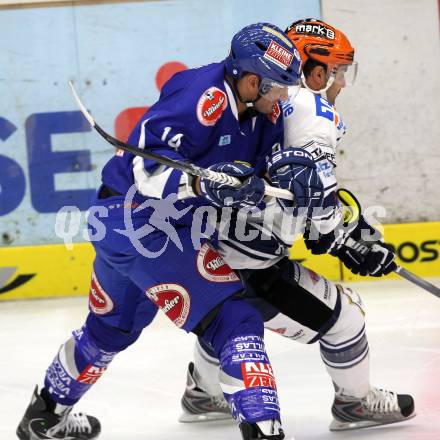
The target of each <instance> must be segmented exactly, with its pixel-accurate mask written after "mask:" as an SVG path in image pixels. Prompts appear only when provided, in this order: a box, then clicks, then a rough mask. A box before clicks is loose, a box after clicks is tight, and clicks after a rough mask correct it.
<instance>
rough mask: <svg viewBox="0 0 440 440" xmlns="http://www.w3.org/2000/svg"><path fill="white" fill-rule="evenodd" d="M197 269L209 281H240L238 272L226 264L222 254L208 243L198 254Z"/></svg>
mask: <svg viewBox="0 0 440 440" xmlns="http://www.w3.org/2000/svg"><path fill="white" fill-rule="evenodd" d="M197 269H198V271H199V273H200V275H201V276H202V277H203V278H205V279H206V280H208V281H214V282H216V283H225V282H228V281H240V278H238V276H237V274H236V273H235V272H234V271H233V270H232V269H231V268H230V267H229V266H228V265H227V264H226V262H225V260H223V258H222V256H221V255H220V254H219V253H218V252H217V251H216V250H215V249H214V248H213V247H212V246H211V245H209V244H208V243H205V244H204V245H203V246H202V247H201V248H200V251H199V254H198V255H197Z"/></svg>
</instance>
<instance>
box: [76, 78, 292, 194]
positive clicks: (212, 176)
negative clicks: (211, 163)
mask: <svg viewBox="0 0 440 440" xmlns="http://www.w3.org/2000/svg"><path fill="white" fill-rule="evenodd" d="M69 86H70V90H71V92H72V95H73V97H74V98H75V101H76V103H77V105H78V107H79V109H80V110H81V113H82V114H83V115H84V117H85V118H86V119H87V121H88V122H89V124H90V125H91V126H92V127H93V128H94V129H95V130H96V131H97V132H98V133H99V134H100V135H101V136H102V137H103V138H104V139H105V140H106V141H107V142H108V143H110V144H111V145H113V146H114V147H117V148H120V149H121V150H124V151H127V152H129V153H131V154H134V155H135V156H141V157H144V158H145V159H149V160H154V161H155V162H157V163H160V164H162V165H166V166H168V167H170V168H174V169H176V170H180V171H183V172H185V173H187V174H191V175H192V176H198V177H203V178H205V179H208V180H212V181H213V182H218V183H224V184H226V185H229V186H232V187H239V186H240V185H241V184H242V182H241V181H240V180H239V179H237V178H236V177H233V176H229V175H228V174H226V173H218V172H216V171H211V170H208V169H206V168H201V167H198V166H197V165H194V164H192V163H189V162H180V161H178V160H173V159H170V158H168V157H165V156H161V155H159V154H155V153H152V152H151V151H148V150H142V149H140V148H138V147H135V146H133V145H129V144H126V143H125V142H122V141H120V140H118V139H116V138H114V137H113V136H111V135H110V134H108V133H107V132H106V131H104V130H103V129H102V128H101V127H100V126H99V125H98V124H97V123H96V122H95V120H94V119H93V118H92V115H91V114H90V113H89V112H88V111H87V109H86V107H85V106H84V104H83V103H82V102H81V99H80V98H79V96H78V94H77V93H76V90H75V87H74V86H73V82H72V81H69ZM264 193H265V194H266V195H268V196H272V197H276V198H278V199H284V200H293V194H292V193H291V192H290V191H287V190H285V189H281V188H275V187H273V186H270V185H268V184H266V186H265V189H264Z"/></svg>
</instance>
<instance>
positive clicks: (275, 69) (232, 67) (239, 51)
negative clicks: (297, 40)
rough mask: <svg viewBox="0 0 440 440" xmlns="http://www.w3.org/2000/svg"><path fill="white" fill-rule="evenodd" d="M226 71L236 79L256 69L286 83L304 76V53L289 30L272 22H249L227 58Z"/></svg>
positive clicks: (260, 75) (297, 81)
mask: <svg viewBox="0 0 440 440" xmlns="http://www.w3.org/2000/svg"><path fill="white" fill-rule="evenodd" d="M225 66H226V71H227V73H229V75H231V76H232V77H233V78H235V79H240V78H241V77H242V76H243V74H244V73H245V72H249V73H254V74H255V75H258V76H259V77H260V78H261V79H264V78H267V79H270V80H272V81H275V82H277V83H279V84H283V85H285V86H292V85H296V84H298V83H299V82H300V79H301V56H300V54H299V52H298V50H297V49H296V47H295V45H294V44H293V43H292V42H291V41H290V40H289V38H288V37H287V35H286V34H284V32H283V31H282V30H281V29H279V28H278V27H276V26H274V25H273V24H270V23H256V24H251V25H250V26H246V27H245V28H243V29H242V30H241V31H239V32H238V33H237V34H235V35H234V37H233V38H232V42H231V50H230V52H229V55H228V56H227V58H226V59H225Z"/></svg>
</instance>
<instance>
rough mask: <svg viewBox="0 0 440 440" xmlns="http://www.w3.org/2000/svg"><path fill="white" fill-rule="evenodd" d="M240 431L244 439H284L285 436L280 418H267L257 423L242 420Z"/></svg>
mask: <svg viewBox="0 0 440 440" xmlns="http://www.w3.org/2000/svg"><path fill="white" fill-rule="evenodd" d="M240 431H241V435H242V437H243V440H260V439H268V440H283V438H284V437H285V436H284V431H283V430H282V428H281V423H280V422H279V421H278V420H265V421H262V422H257V423H248V422H241V423H240ZM290 440H293V439H290Z"/></svg>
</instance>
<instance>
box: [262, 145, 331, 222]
mask: <svg viewBox="0 0 440 440" xmlns="http://www.w3.org/2000/svg"><path fill="white" fill-rule="evenodd" d="M267 171H268V173H269V177H270V179H271V181H272V182H273V183H274V184H275V185H276V186H278V187H279V188H282V189H287V190H289V191H290V192H291V193H292V194H293V196H294V198H295V200H294V201H293V202H291V201H287V200H282V199H278V201H279V203H280V204H281V205H282V206H284V207H292V206H295V207H296V208H307V215H311V213H312V210H313V208H315V207H318V206H321V204H322V200H323V197H324V188H323V185H322V182H321V179H320V178H319V175H318V172H317V170H316V164H315V162H314V161H313V157H312V155H311V154H310V153H308V152H307V151H305V150H303V149H302V148H294V147H289V148H286V149H285V150H282V151H280V152H278V153H275V154H274V155H272V156H271V157H270V158H269V160H268V163H267Z"/></svg>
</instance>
